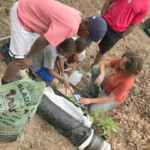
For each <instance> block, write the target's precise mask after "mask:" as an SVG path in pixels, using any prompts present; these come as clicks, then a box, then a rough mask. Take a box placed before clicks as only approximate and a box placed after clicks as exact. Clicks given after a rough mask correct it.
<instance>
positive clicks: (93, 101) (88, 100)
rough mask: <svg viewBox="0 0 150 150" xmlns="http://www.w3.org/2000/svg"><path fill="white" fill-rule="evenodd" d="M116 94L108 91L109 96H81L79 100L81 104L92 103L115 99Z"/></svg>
mask: <svg viewBox="0 0 150 150" xmlns="http://www.w3.org/2000/svg"><path fill="white" fill-rule="evenodd" d="M115 99H116V96H115V95H114V94H113V93H110V95H109V96H106V97H99V98H81V99H80V100H79V102H80V103H81V104H83V105H86V104H92V103H105V102H110V101H112V100H115Z"/></svg>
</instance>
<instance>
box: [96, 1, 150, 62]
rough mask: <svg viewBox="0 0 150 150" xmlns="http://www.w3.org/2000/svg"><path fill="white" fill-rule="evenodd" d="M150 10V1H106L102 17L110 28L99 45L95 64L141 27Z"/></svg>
mask: <svg viewBox="0 0 150 150" xmlns="http://www.w3.org/2000/svg"><path fill="white" fill-rule="evenodd" d="M149 8H150V1H149V0H106V2H105V4H104V6H103V8H102V12H101V16H102V17H104V19H105V20H106V22H107V25H108V28H107V32H106V34H105V36H104V37H103V39H102V40H101V42H100V43H99V49H100V51H99V52H98V53H97V55H96V59H95V61H94V64H98V63H99V61H101V59H102V56H103V55H104V54H105V53H106V52H107V51H109V50H110V49H111V48H112V47H113V46H114V45H115V44H116V43H117V42H118V41H119V40H120V39H121V38H123V37H125V36H127V35H128V34H129V33H131V32H132V31H133V30H134V29H135V27H136V26H138V25H140V23H141V22H142V20H143V19H144V17H145V16H146V15H147V13H148V11H149Z"/></svg>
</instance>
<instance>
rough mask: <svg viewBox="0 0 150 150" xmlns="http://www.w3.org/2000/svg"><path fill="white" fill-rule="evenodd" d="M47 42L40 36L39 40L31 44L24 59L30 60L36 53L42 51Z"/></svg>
mask: <svg viewBox="0 0 150 150" xmlns="http://www.w3.org/2000/svg"><path fill="white" fill-rule="evenodd" d="M48 44H49V43H48V41H47V40H46V38H45V37H44V36H43V35H41V36H40V37H39V38H37V40H36V41H35V42H34V43H33V45H32V47H31V49H30V51H29V53H28V54H27V56H26V57H28V58H30V57H33V56H34V55H35V54H36V53H37V52H39V51H41V50H43V49H44V48H45V47H46V46H47V45H48Z"/></svg>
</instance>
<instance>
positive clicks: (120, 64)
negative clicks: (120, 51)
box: [80, 51, 142, 113]
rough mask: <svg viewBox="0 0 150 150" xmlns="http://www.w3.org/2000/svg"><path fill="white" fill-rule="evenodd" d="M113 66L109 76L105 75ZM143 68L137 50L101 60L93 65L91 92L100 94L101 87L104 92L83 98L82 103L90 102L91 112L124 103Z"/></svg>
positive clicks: (108, 108)
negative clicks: (120, 56)
mask: <svg viewBox="0 0 150 150" xmlns="http://www.w3.org/2000/svg"><path fill="white" fill-rule="evenodd" d="M106 68H111V71H110V74H109V76H108V77H107V76H105V69H106ZM141 69H142V59H141V57H140V56H139V55H138V54H137V53H136V52H132V51H131V52H127V53H125V54H124V55H123V56H122V58H119V59H112V60H110V61H106V62H101V63H100V65H95V66H93V67H92V77H91V82H90V93H91V94H92V96H93V97H97V96H98V94H99V87H101V88H102V93H101V95H100V97H98V98H81V99H80V103H81V104H83V105H85V104H90V107H89V112H90V113H91V112H93V111H96V112H98V111H100V110H101V109H103V110H104V112H106V111H109V110H112V109H113V108H114V107H116V106H117V105H119V104H120V103H122V102H123V101H124V100H125V99H126V97H127V95H128V92H129V91H130V90H131V88H132V87H133V85H134V80H135V77H136V75H137V74H138V73H139V72H140V71H141Z"/></svg>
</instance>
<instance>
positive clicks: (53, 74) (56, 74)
mask: <svg viewBox="0 0 150 150" xmlns="http://www.w3.org/2000/svg"><path fill="white" fill-rule="evenodd" d="M48 73H49V74H50V75H52V76H53V77H55V78H56V79H59V80H61V81H62V82H63V83H64V85H65V87H67V88H68V87H70V84H69V80H67V79H66V78H65V77H62V76H60V75H59V74H58V73H56V72H55V71H54V70H52V69H48Z"/></svg>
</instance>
